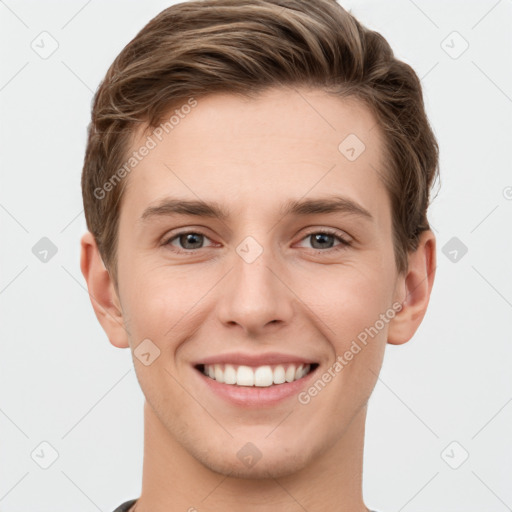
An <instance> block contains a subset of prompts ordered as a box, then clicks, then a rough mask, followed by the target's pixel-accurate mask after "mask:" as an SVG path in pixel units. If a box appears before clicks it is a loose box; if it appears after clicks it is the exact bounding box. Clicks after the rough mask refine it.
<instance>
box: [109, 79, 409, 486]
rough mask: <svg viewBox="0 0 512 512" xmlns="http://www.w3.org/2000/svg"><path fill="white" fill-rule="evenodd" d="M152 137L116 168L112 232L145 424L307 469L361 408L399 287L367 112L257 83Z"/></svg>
mask: <svg viewBox="0 0 512 512" xmlns="http://www.w3.org/2000/svg"><path fill="white" fill-rule="evenodd" d="M187 112H188V109H187ZM148 133H149V134H151V132H147V133H142V131H140V132H137V134H136V138H135V140H134V142H133V148H132V150H136V149H137V148H140V147H141V146H142V145H144V144H145V143H146V141H147V136H148ZM159 133H160V132H159ZM350 134H353V135H350ZM354 135H355V136H356V137H357V139H359V141H361V142H362V143H363V144H364V151H362V152H361V148H362V146H358V145H357V144H360V142H357V139H355V138H354ZM348 136H350V137H351V138H349V139H347V141H346V142H344V143H343V141H344V140H345V139H346V138H347V137H348ZM160 138H161V139H162V140H161V141H160V140H159V139H158V138H157V137H155V136H153V139H154V141H155V142H156V146H155V147H154V148H153V149H151V150H150V151H149V152H148V154H147V156H145V157H144V158H143V159H142V160H141V161H140V163H138V165H137V166H136V167H135V168H134V169H133V170H132V171H131V173H130V175H129V177H128V178H126V179H127V180H128V182H127V185H128V186H127V188H126V190H125V195H124V197H123V202H122V207H121V214H120V220H119V242H118V283H119V288H118V290H119V304H120V309H121V311H122V315H123V321H124V322H125V324H126V327H127V331H128V332H129V333H130V335H129V338H127V341H128V343H129V345H130V347H131V349H132V351H134V357H133V360H134V365H135V369H136V372H137V377H138V380H139V382H140V385H141V388H142V390H143V393H144V395H145V397H146V400H147V404H148V406H149V408H150V410H151V415H152V417H153V420H154V421H158V422H159V423H160V424H161V425H162V426H163V428H164V429H165V431H166V432H167V433H168V436H169V439H170V440H172V442H173V443H177V444H179V445H180V446H181V447H182V448H183V449H184V452H185V453H187V454H189V455H190V456H192V457H193V458H194V459H195V460H197V461H199V462H200V463H201V464H203V465H204V466H206V467H207V468H210V469H212V470H214V471H216V472H220V473H223V474H229V473H231V474H232V475H233V474H236V475H239V476H247V477H252V478H254V477H258V476H260V477H261V476H263V475H272V476H274V477H277V476H280V475H286V474H290V473H292V472H294V471H297V470H300V469H302V468H305V467H307V466H308V464H311V463H312V462H313V461H314V460H316V459H317V458H318V457H319V456H320V455H321V454H323V453H325V452H326V450H328V449H329V448H330V447H332V446H335V445H336V443H338V442H339V441H340V440H341V438H342V437H343V435H344V433H345V431H346V429H347V427H348V426H349V425H350V423H351V421H352V420H353V419H354V418H355V417H356V415H357V414H358V413H359V412H360V411H361V410H364V408H365V405H366V403H367V401H368V398H369V396H370V394H371V392H372V390H373V387H374V385H375V382H376V379H377V374H378V372H379V369H380V366H381V363H382V358H383V353H384V347H385V344H386V339H387V334H388V329H389V326H390V319H391V318H392V317H393V314H394V313H395V312H396V311H395V310H394V309H393V306H392V305H393V303H394V301H397V300H399V299H401V298H403V279H402V277H401V276H399V275H397V272H396V268H395V260H394V252H393V245H392V230H391V229H392V228H391V226H392V224H391V205H390V201H389V198H388V195H387V192H386V189H385V187H384V184H383V182H382V181H381V178H380V177H379V172H378V171H381V170H382V167H383V162H382V160H381V159H382V154H383V141H382V139H381V138H380V135H379V131H378V128H377V126H376V120H375V118H374V117H372V115H371V114H370V113H369V111H368V110H366V108H365V107H364V106H363V105H361V104H359V103H357V102H355V101H354V100H352V101H347V100H342V99H339V98H335V97H333V96H330V95H328V94H327V93H325V92H322V91H319V90H314V89H313V90H311V89H301V90H300V94H298V93H297V92H295V91H290V90H285V89H272V90H268V91H266V92H265V93H263V94H261V95H260V96H259V97H258V98H257V99H250V100H249V99H240V98H238V97H235V96H233V95H227V94H222V95H221V94H217V95H212V96H208V97H205V98H202V99H198V100H197V106H195V107H194V108H193V109H190V112H189V113H188V114H187V115H186V116H183V118H180V121H179V124H177V125H176V126H174V128H173V129H172V130H169V133H165V131H164V133H163V136H162V134H160ZM354 141H355V142H354ZM342 143H343V144H342ZM340 144H341V146H340ZM351 147H354V151H352V150H351V149H350V148H351ZM354 157H355V158H354ZM198 201H201V202H203V203H205V204H207V205H209V206H210V207H206V206H204V205H203V207H202V208H200V207H199V206H201V205H198V204H197V202H198ZM188 202H190V203H188ZM220 213H222V214H223V215H220ZM386 319H387V321H386ZM369 332H371V333H372V335H369ZM363 333H366V343H364V342H363V340H364V339H365V335H364V334H363ZM144 340H145V341H144ZM141 343H144V344H145V345H144V344H143V345H140V344H141ZM139 345H140V347H139ZM138 347H139V348H138ZM356 347H358V348H359V350H357V348H356ZM140 352H143V353H145V354H146V355H145V356H142V357H140ZM349 353H352V357H350V355H349ZM148 354H149V355H148ZM142 361H144V362H142ZM336 363H338V364H336ZM216 365H217V366H216ZM340 367H341V368H340ZM308 370H309V373H306V372H307V371H308ZM205 373H206V374H208V375H206V374H205ZM210 375H211V376H210ZM329 376H330V378H329ZM223 380H224V381H227V383H226V382H224V383H223V382H222V381H223ZM274 381H275V382H274ZM283 381H284V382H283ZM251 383H252V384H253V385H251ZM254 383H256V384H257V385H254ZM315 383H316V386H315ZM315 390H316V391H315ZM248 443H251V444H248ZM248 456H249V458H250V457H251V456H252V457H253V458H254V457H256V458H259V460H258V462H257V464H255V465H254V466H253V467H251V463H250V461H249V458H248Z"/></svg>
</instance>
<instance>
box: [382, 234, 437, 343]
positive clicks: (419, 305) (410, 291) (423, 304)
mask: <svg viewBox="0 0 512 512" xmlns="http://www.w3.org/2000/svg"><path fill="white" fill-rule="evenodd" d="M408 258H409V268H408V270H407V273H406V275H405V277H404V276H401V277H400V278H399V282H398V288H397V290H398V292H397V295H398V296H397V298H396V300H398V301H400V302H401V304H402V309H401V310H400V311H399V312H398V313H397V314H396V315H395V317H394V318H393V319H392V320H391V321H390V322H389V329H388V343H390V344H392V345H401V344H402V343H406V342H407V341H409V340H410V339H411V338H412V337H413V335H414V333H415V332H416V330H417V329H418V327H419V326H420V324H421V322H422V320H423V317H424V316H425V313H426V311H427V306H428V302H429V299H430V293H431V292H432V286H433V284H434V277H435V273H436V267H437V263H436V237H435V235H434V233H432V231H431V230H427V231H423V233H421V235H420V239H419V243H418V248H417V249H416V251H414V252H410V253H409V255H408Z"/></svg>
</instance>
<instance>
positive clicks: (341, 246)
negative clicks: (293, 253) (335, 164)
mask: <svg viewBox="0 0 512 512" xmlns="http://www.w3.org/2000/svg"><path fill="white" fill-rule="evenodd" d="M191 234H193V235H201V236H203V237H205V238H207V239H208V240H209V239H210V238H209V237H208V236H206V235H205V234H204V233H201V231H181V232H179V233H176V234H174V235H173V236H172V237H170V238H168V239H167V240H166V241H165V242H164V243H163V244H162V245H164V246H170V245H171V242H172V241H174V240H176V239H178V238H179V237H180V236H183V235H191ZM317 234H322V235H331V236H333V237H334V238H337V239H338V241H339V242H340V243H339V244H338V245H336V246H334V247H330V248H328V249H312V250H313V251H316V252H325V253H328V252H336V251H340V250H343V249H346V248H347V247H350V246H351V245H352V242H350V241H349V240H346V239H345V238H343V237H342V236H341V235H340V234H339V232H338V231H336V230H334V229H329V228H323V229H321V230H315V231H310V232H309V233H306V234H305V235H304V236H303V237H302V238H301V241H302V240H304V239H306V238H308V237H310V236H311V235H317ZM200 249H204V247H200ZM171 250H172V251H173V252H176V253H178V254H194V253H195V252H197V251H198V250H199V249H178V248H176V247H174V246H173V248H172V249H171Z"/></svg>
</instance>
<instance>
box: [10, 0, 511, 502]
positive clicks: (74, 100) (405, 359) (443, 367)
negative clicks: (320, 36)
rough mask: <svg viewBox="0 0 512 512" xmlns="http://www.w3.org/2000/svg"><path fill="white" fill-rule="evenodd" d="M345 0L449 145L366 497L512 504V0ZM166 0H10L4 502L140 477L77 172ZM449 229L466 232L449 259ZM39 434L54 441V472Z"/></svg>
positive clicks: (115, 487)
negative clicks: (411, 330)
mask: <svg viewBox="0 0 512 512" xmlns="http://www.w3.org/2000/svg"><path fill="white" fill-rule="evenodd" d="M341 3H342V5H343V6H344V7H345V8H347V9H351V10H352V13H353V14H355V15H356V17H357V18H358V19H359V20H360V21H361V22H362V23H363V24H365V25H367V26H368V27H370V28H372V29H374V30H377V31H379V32H381V33H382V34H383V35H384V36H385V37H386V38H387V39H388V40H389V42H390V43H391V46H392V47H393V49H394V50H395V53H396V55H397V56H398V57H399V58H401V59H403V60H405V61H406V62H408V63H409V64H410V65H412V66H413V68H414V69H415V70H416V72H417V73H418V75H419V76H420V78H421V79H422V83H423V87H424V93H425V99H426V105H427V113H428V115H429V118H430V120H431V123H432V126H433V128H434V131H435V133H436V136H437V138H438V140H439V144H440V149H441V176H442V180H441V187H440V191H439V194H438V196H437V198H436V199H435V201H434V205H433V206H432V208H431V210H430V215H429V218H430V220H431V222H432V224H433V226H434V228H435V233H436V235H437V240H438V267H437V276H436V281H435V283H434V289H433V294H432V297H431V302H430V306H429V310H428V312H427V315H426V317H425V319H424V321H423V324H422V325H421V327H420V329H419V330H418V332H417V334H416V335H415V337H414V339H413V340H412V341H411V342H409V343H407V344H406V345H403V346H398V347H395V346H388V349H387V353H386V357H385V362H384V366H383V369H382V373H381V375H380V380H379V382H378V384H377V386H376V389H375V391H374V394H373V396H372V398H371V400H370V408H369V416H368V423H367V435H366V451H365V461H364V462H365V465H364V496H365V500H366V503H367V505H368V506H369V507H370V508H375V509H377V510H379V511H380V512H391V511H395V512H400V511H404V512H420V511H425V510H428V511H430V512H435V511H444V512H446V511H464V512H481V511H482V510H485V511H487V512H494V511H495V512H501V511H505V510H512V485H511V484H512V437H511V435H510V432H512V428H511V427H512V403H511V402H512V377H511V371H510V367H511V361H512V345H511V343H510V342H511V335H510V329H511V327H512V322H511V313H512V310H511V308H512V280H511V275H510V262H511V261H512V242H511V238H512V230H511V227H510V226H511V218H512V172H511V157H510V146H511V143H512V35H511V34H512V1H511V0H501V1H496V0H489V1H487V0H486V1H484V0H482V1H478V2H477V1H472V2H468V1H462V0H458V1H451V2H446V1H440V0H436V1H432V0H431V1H426V0H415V1H412V0H393V1H386V2H383V1H382V0H380V1H379V0H373V1H359V0H352V1H348V0H347V1H343V0H342V2H341ZM169 5H170V2H169V1H156V0H152V1H144V2H141V1H138V2H136V1H133V0H131V1H126V0H125V1H123V2H120V1H109V2H106V1H102V2H100V1H99V0H89V1H83V2H78V1H67V2H64V1H61V2H57V1H45V2H41V1H38V2H36V1H26V0H17V1H16V0H0V52H1V66H0V123H1V124H0V130H1V132H0V144H1V150H0V170H1V173H2V175H1V180H2V181H1V187H0V222H1V234H2V244H1V246H2V250H1V261H0V303H1V304H0V306H1V310H2V320H1V322H0V329H1V334H0V335H1V357H0V432H1V436H0V511H2V512H26V511H27V510H31V511H52V512H61V511H62V512H64V511H70V510H73V511H75V512H89V511H91V512H93V511H95V510H101V511H105V512H111V511H112V510H113V509H114V508H115V507H117V506H118V505H119V504H120V503H121V502H122V501H125V500H128V499H130V498H135V497H138V496H139V493H140V485H141V475H142V448H143V425H142V406H143V395H142V392H141V391H140V388H139V385H138V382H137V380H136V377H135V373H134V371H133V365H132V360H131V357H130V353H129V350H119V349H116V348H114V347H113V346H111V345H110V343H109V342H108V339H107V338H106V336H105V334H104V332H103V331H102V330H101V328H100V326H99V324H98V323H97V321H96V318H95V316H94V314H93V310H92V307H91V305H90V302H89V297H88V295H87V293H86V289H85V282H84V280H83V278H82V275H81V273H80V269H79V238H80V236H81V235H82V233H83V232H84V231H85V229H86V227H85V220H84V216H83V211H82V199H81V192H80V173H81V168H82V163H83V156H84V148H85V140H86V126H87V124H88V122H89V118H90V104H91V99H92V96H93V92H94V91H95V89H96V87H97V86H98V84H99V82H100V80H101V79H102V78H103V76H104V74H105V72H106V70H107V68H108V66H109V65H110V63H111V62H112V60H113V59H114V58H115V56H116V55H117V54H118V53H119V52H120V50H121V49H122V48H123V47H124V46H125V45H126V44H127V43H128V42H129V41H130V40H131V39H132V38H133V37H134V36H135V34H136V32H138V31H139V30H140V29H141V28H142V27H143V25H144V24H145V23H146V22H147V21H149V20H150V19H151V18H152V17H153V16H155V15H156V14H157V13H158V12H160V11H161V10H162V9H164V8H165V7H167V6H169ZM43 31H47V32H48V33H49V34H51V37H53V38H54V39H55V40H56V41H57V43H58V49H57V50H56V51H55V52H54V53H53V54H52V55H51V56H49V57H48V58H46V59H43V58H41V57H40V56H39V54H38V53H36V51H34V50H33V49H32V47H31V43H32V41H34V40H35V43H33V44H34V45H36V44H39V46H40V47H42V46H43V44H44V47H45V48H46V50H48V49H49V48H51V40H50V39H49V38H48V36H39V34H40V33H41V32H43ZM454 31H456V32H457V33H458V34H459V35H457V34H453V32H454ZM38 37H39V39H38ZM41 37H46V38H47V39H45V41H44V42H43V43H41ZM464 40H465V41H467V43H468V44H469V47H468V48H467V50H466V51H465V52H464V53H462V54H461V55H459V53H460V51H461V50H462V49H463V48H464V46H463V45H464ZM39 51H42V49H41V50H39ZM42 237H48V238H49V239H50V240H51V241H52V242H53V243H54V244H55V246H56V247H57V249H58V252H57V253H56V254H55V255H54V256H53V257H52V258H51V259H49V261H47V262H46V263H44V262H42V261H40V260H39V259H38V258H37V257H36V256H35V255H34V254H33V252H32V248H33V246H34V245H35V244H36V243H37V242H38V241H39V240H40V239H41V238H42ZM453 237H457V239H458V241H456V243H458V244H459V245H460V243H463V244H464V245H465V246H466V247H467V248H468V252H467V254H465V255H463V256H461V254H462V253H461V252H460V250H459V252H458V253H457V254H458V258H457V261H455V262H454V261H452V259H453V255H454V253H452V255H451V256H450V257H448V256H445V254H444V253H443V248H444V247H445V245H446V244H447V243H448V242H449V241H450V240H451V239H452V238H453ZM451 243H453V242H451ZM448 250H453V248H452V247H451V246H448V249H447V250H446V252H448ZM44 441H45V442H47V443H49V444H50V445H51V446H52V447H53V449H55V450H56V451H57V452H58V454H59V456H58V458H57V460H56V461H55V462H54V463H53V464H52V465H51V466H50V467H49V468H48V469H42V468H41V467H40V465H39V464H44V463H45V461H46V462H47V463H48V462H49V461H50V457H51V449H50V448H48V447H47V446H46V445H42V446H41V443H42V442H44ZM453 441H456V443H457V444H455V445H453V444H452V445H451V443H452V442H453ZM449 445H450V446H449ZM447 447H449V448H448V449H447V450H445V449H446V448H447ZM466 451H467V452H468V454H469V458H468V459H467V460H466V461H465V462H464V463H463V464H462V465H461V466H460V467H459V468H458V469H453V468H452V467H450V465H449V464H451V465H452V466H457V465H458V464H460V461H461V460H462V458H463V456H464V454H465V452H466ZM31 454H33V457H34V458H32V455H31ZM442 454H444V455H442ZM36 461H37V463H36ZM448 463H449V464H448ZM200 499H202V497H200ZM199 502H200V501H199V500H198V503H199ZM198 508H199V510H201V508H200V507H199V506H198ZM204 508H205V507H204Z"/></svg>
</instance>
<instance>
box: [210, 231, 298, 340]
mask: <svg viewBox="0 0 512 512" xmlns="http://www.w3.org/2000/svg"><path fill="white" fill-rule="evenodd" d="M266 240H267V243H266V244H265V246H264V245H263V244H261V243H260V242H258V241H257V240H256V239H255V238H254V237H252V236H248V237H246V238H245V239H244V240H242V242H241V243H240V244H239V245H238V246H237V247H236V248H235V252H234V254H233V258H232V270H231V272H229V275H228V276H227V277H228V281H227V282H226V283H225V284H224V287H223V290H222V294H221V297H220V300H219V302H218V314H219V319H220V320H221V322H223V323H224V324H233V323H235V324H238V325H239V326H241V327H242V328H244V330H247V331H253V332H257V331H258V330H260V329H263V328H264V327H265V326H267V325H273V324H276V323H287V322H289V320H290V318H291V315H292V303H291V300H290V299H291V295H292V294H291V292H290V291H289V290H288V288H287V287H286V286H285V285H284V283H283V282H282V280H281V279H279V277H278V276H279V264H278V260H277V259H276V258H275V255H274V253H273V250H272V248H271V247H270V243H269V240H270V236H269V237H267V238H266Z"/></svg>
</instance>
